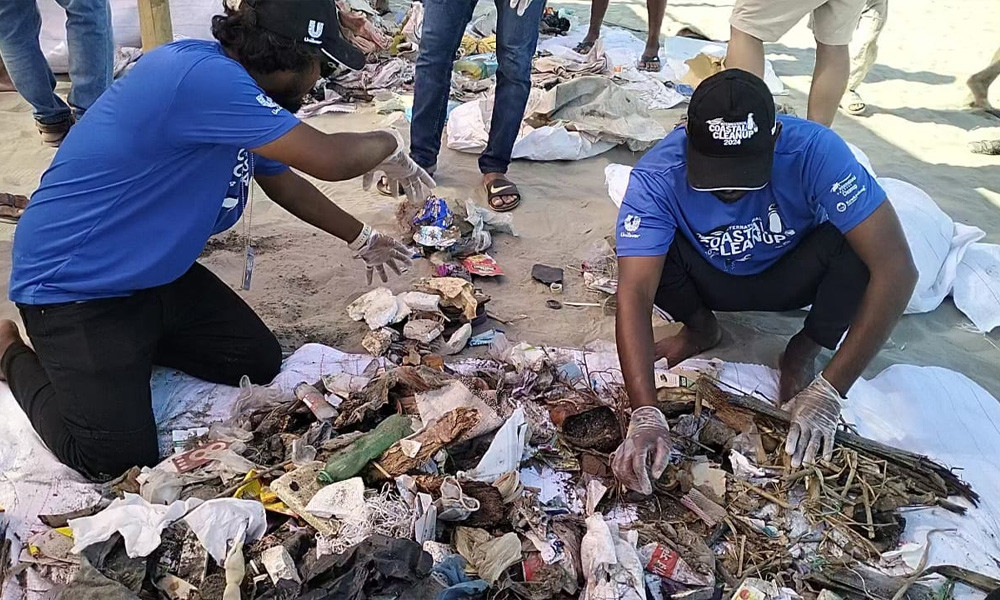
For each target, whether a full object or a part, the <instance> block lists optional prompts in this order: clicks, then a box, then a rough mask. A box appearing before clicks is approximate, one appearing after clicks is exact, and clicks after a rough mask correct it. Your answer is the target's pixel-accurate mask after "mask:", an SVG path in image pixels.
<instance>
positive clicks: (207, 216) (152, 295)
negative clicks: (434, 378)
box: [0, 0, 433, 479]
mask: <svg viewBox="0 0 1000 600" xmlns="http://www.w3.org/2000/svg"><path fill="white" fill-rule="evenodd" d="M212 31H213V34H214V35H215V37H216V38H217V39H218V42H213V41H202V40H183V41H177V42H173V43H171V44H167V45H166V46H163V47H161V48H158V49H156V50H154V51H152V52H150V53H148V54H147V55H145V56H144V57H143V58H142V59H141V60H139V62H138V63H137V64H136V65H135V67H134V68H133V69H132V71H131V72H130V73H128V74H127V75H126V76H125V77H124V78H122V79H120V80H119V81H117V82H115V84H114V85H112V87H111V88H110V89H109V90H108V91H107V92H106V93H105V94H104V95H103V96H102V97H101V98H100V99H99V100H98V101H97V102H96V103H95V104H94V105H93V107H91V109H90V110H89V111H88V113H87V118H86V119H83V120H82V121H80V123H79V124H77V125H76V126H74V127H73V129H72V130H71V131H70V133H69V135H68V136H67V137H66V140H65V142H64V143H63V145H62V146H61V147H60V149H59V151H58V152H57V153H56V156H55V159H54V160H53V162H52V165H51V166H50V167H49V169H48V170H47V171H46V172H45V174H44V175H43V176H42V180H41V184H40V186H39V188H38V190H37V191H36V192H35V194H34V195H33V197H32V199H31V201H30V203H29V204H28V208H27V210H26V211H25V212H24V215H23V216H22V217H21V220H20V223H19V224H18V227H17V232H16V235H15V240H14V245H13V267H12V269H11V277H10V298H11V300H13V301H14V302H15V303H16V304H17V306H18V309H19V310H20V312H21V317H22V319H23V321H24V326H25V329H26V330H27V333H28V336H29V337H30V339H31V342H32V344H33V346H34V350H32V349H31V348H29V347H28V346H27V345H26V344H25V343H24V341H23V340H22V338H21V337H20V335H19V333H18V330H17V326H16V325H15V324H14V322H12V321H2V322H0V356H2V358H0V372H2V374H3V377H4V378H5V379H6V380H7V382H8V383H9V385H10V388H11V391H12V392H13V394H14V397H15V398H16V399H17V402H18V403H19V404H20V406H21V408H22V409H23V410H24V412H25V413H26V414H27V415H28V418H29V420H30V421H31V424H32V425H33V426H34V428H35V430H36V431H37V432H38V434H39V435H40V436H41V438H42V440H43V441H44V442H45V443H46V445H47V446H48V447H49V448H50V449H51V450H52V452H53V453H54V454H55V455H56V457H57V458H58V459H59V460H61V461H62V462H64V463H66V464H67V465H69V466H71V467H73V468H75V469H77V470H79V471H80V472H81V473H83V474H84V475H86V476H88V477H91V478H95V479H99V478H104V477H110V476H115V475H117V474H119V473H121V472H122V471H124V470H126V469H128V468H130V467H132V466H133V465H153V464H155V463H156V462H157V460H158V458H159V457H158V452H157V430H156V423H155V422H154V419H153V410H152V406H151V398H150V388H149V378H150V374H151V369H152V367H153V365H162V366H166V367H173V368H176V369H180V370H182V371H184V372H186V373H188V374H190V375H193V376H195V377H199V378H201V379H204V380H206V381H210V382H215V383H223V384H227V385H236V384H237V383H238V382H239V379H240V378H241V376H243V375H248V376H249V377H250V380H251V381H253V382H255V383H258V384H266V383H268V382H270V381H271V379H273V378H274V376H275V375H276V374H277V373H278V369H279V367H280V365H281V349H280V347H279V345H278V341H277V339H276V338H275V337H274V335H273V334H272V333H271V332H270V331H269V330H268V328H267V327H266V326H265V325H264V323H263V322H262V321H261V320H260V318H259V317H258V316H257V315H256V314H254V312H253V310H251V308H250V307H249V306H247V304H246V303H245V302H243V300H242V299H241V298H240V297H239V296H238V295H237V294H236V293H235V292H234V291H233V290H232V289H230V287H229V286H228V285H226V284H225V283H223V282H222V281H220V280H219V278H218V277H216V276H215V275H213V274H212V273H211V272H209V270H208V269H206V268H205V267H203V266H201V265H199V264H197V263H196V262H195V260H196V259H197V257H198V256H199V254H200V253H201V251H202V249H203V248H204V246H205V242H206V241H207V240H208V238H209V236H211V235H212V234H214V233H218V232H220V231H224V230H226V229H228V228H230V227H232V226H233V225H234V224H235V223H236V222H237V220H239V219H240V217H241V215H243V213H244V211H245V210H247V211H249V209H248V208H247V205H248V202H249V189H250V186H251V178H253V179H254V180H256V182H257V183H258V184H259V185H260V187H261V188H262V189H263V190H264V192H265V193H266V194H267V195H268V197H269V198H270V199H271V200H273V201H274V202H275V203H277V204H278V205H280V206H281V207H283V208H284V209H286V210H287V211H289V212H290V213H292V214H293V215H295V216H296V217H298V218H300V219H302V220H303V221H305V222H307V223H310V224H311V225H314V226H315V227H317V228H319V229H321V230H323V231H325V232H326V233H329V234H330V235H331V236H333V237H332V238H330V240H331V241H333V238H338V239H340V240H342V241H343V242H346V243H347V245H348V247H349V248H350V249H351V250H352V251H353V252H354V255H355V257H356V258H359V259H361V260H362V261H363V262H364V265H365V266H366V267H367V270H368V280H369V282H370V281H371V277H372V274H373V273H378V274H379V275H380V277H381V278H382V280H383V281H384V280H385V278H386V277H385V275H386V273H385V269H386V268H388V269H390V270H393V271H395V272H397V273H399V272H400V269H401V268H402V267H405V265H406V264H407V262H408V261H409V258H408V252H407V251H406V249H405V248H404V247H403V246H402V245H400V244H399V243H398V242H396V241H395V240H393V239H392V238H390V237H388V236H385V235H382V234H381V233H379V232H378V231H376V230H374V229H372V228H371V227H370V226H368V225H366V224H364V223H362V222H360V221H358V220H357V219H355V218H354V217H352V216H351V215H349V214H347V213H345V212H344V211H343V210H341V209H340V208H338V207H337V205H336V204H334V203H333V202H331V201H330V200H329V199H328V198H327V197H326V196H324V195H323V193H322V192H320V191H319V190H318V189H316V187H315V186H313V185H312V184H311V183H309V182H308V181H306V179H304V178H303V177H301V176H299V175H298V174H296V173H295V172H294V171H292V170H290V169H289V166H290V167H294V168H295V169H297V170H299V171H302V172H304V173H307V174H309V175H312V176H314V177H316V178H319V179H323V180H326V181H340V180H346V179H351V178H354V177H357V176H359V175H366V179H370V178H371V177H374V176H375V174H376V173H384V174H385V175H386V176H387V177H389V178H390V179H391V180H393V182H394V185H395V184H397V183H398V184H399V185H401V186H402V187H404V188H406V189H410V190H411V191H413V192H414V193H415V194H418V195H424V196H425V195H426V192H427V189H426V187H427V186H432V185H433V181H432V180H431V179H430V178H429V177H428V175H427V174H426V172H424V171H423V169H421V168H420V167H418V166H417V165H416V164H415V163H414V162H413V161H412V160H411V159H410V158H409V157H408V156H407V154H406V149H405V147H404V146H403V144H402V140H401V139H400V137H399V135H398V134H397V133H394V132H390V131H379V132H370V133H331V134H326V133H322V132H320V131H318V130H316V129H313V128H312V127H309V126H308V125H305V124H303V123H300V122H299V121H298V119H296V118H295V117H294V116H293V114H294V113H295V112H296V110H297V109H298V107H299V106H300V104H301V102H302V97H303V96H304V95H305V94H306V93H307V92H308V91H309V89H310V88H311V87H312V86H313V84H314V83H315V82H316V80H317V79H319V77H320V75H321V71H332V70H333V69H332V68H331V67H330V61H332V60H336V61H338V62H340V63H343V64H345V65H346V66H348V67H351V68H360V67H361V66H363V64H364V60H365V59H364V55H362V54H361V52H360V51H358V50H357V49H356V48H354V47H353V46H351V45H349V44H348V43H347V42H345V41H344V40H343V39H342V38H341V37H340V34H339V22H338V19H337V13H336V8H335V7H334V4H333V2H330V1H329V0H244V1H243V2H242V4H241V5H240V7H239V9H237V10H232V9H227V10H226V14H225V15H219V16H217V17H215V18H214V20H213V23H212ZM417 190H419V191H417ZM244 228H245V230H248V231H249V235H250V236H252V235H253V230H252V222H251V221H250V219H249V212H248V215H247V217H246V218H245V219H244ZM251 259H252V255H249V253H248V259H247V265H248V269H247V270H248V271H251V270H252V260H251Z"/></svg>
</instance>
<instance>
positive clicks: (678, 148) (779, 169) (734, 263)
mask: <svg viewBox="0 0 1000 600" xmlns="http://www.w3.org/2000/svg"><path fill="white" fill-rule="evenodd" d="M778 120H779V121H780V122H781V123H782V130H781V134H780V135H779V136H778V142H777V148H776V149H775V153H774V165H773V167H772V169H771V182H770V183H769V184H768V185H767V186H765V187H764V188H762V189H760V190H755V191H751V192H747V194H746V195H745V196H743V197H742V198H740V199H739V200H737V201H736V202H734V203H732V204H726V203H725V202H723V201H721V200H719V199H718V198H716V197H715V196H714V195H713V194H712V193H711V192H699V191H696V190H694V189H692V188H691V186H689V185H688V182H687V169H686V164H687V160H686V159H687V157H686V155H687V151H686V144H687V132H686V131H685V130H684V128H683V127H678V128H677V129H675V130H674V131H672V132H671V133H670V134H669V135H667V137H665V138H664V139H663V140H662V141H661V142H660V143H659V144H657V145H656V146H655V147H654V148H653V149H652V150H650V151H649V152H648V153H646V155H645V156H643V157H642V159H641V160H640V161H639V162H638V163H637V164H636V166H635V168H634V169H633V170H632V174H631V175H630V177H629V183H628V189H627V190H626V192H625V198H624V200H623V201H622V206H621V210H620V211H619V213H618V226H617V237H618V256H658V255H662V254H666V253H667V251H668V250H669V249H670V245H671V243H673V241H674V235H675V234H676V232H678V231H680V233H681V235H683V236H684V237H685V238H686V239H687V240H688V241H690V242H691V244H692V245H693V246H694V247H695V248H697V249H698V250H699V251H700V252H701V253H702V255H704V257H705V258H706V259H707V260H708V262H709V263H711V264H712V265H713V266H715V267H716V268H718V269H719V270H721V271H725V272H727V273H732V274H734V275H753V274H756V273H760V272H761V271H764V270H765V269H767V268H768V267H770V266H771V265H773V264H774V263H775V262H776V261H777V260H778V259H779V258H781V256H782V255H784V254H785V253H786V252H788V251H790V250H791V249H793V248H794V247H795V246H796V245H797V244H798V243H799V242H800V241H801V240H802V239H803V238H804V237H805V236H806V234H808V233H809V232H810V231H812V230H813V229H815V228H816V226H818V225H820V224H821V223H823V222H825V221H827V220H829V221H830V222H831V223H833V225H835V226H836V227H837V228H838V229H839V230H840V231H842V232H844V233H847V232H848V231H850V230H851V229H853V228H854V227H855V226H856V225H857V224H858V223H860V222H862V221H864V220H865V219H867V218H868V217H869V216H870V215H871V214H872V213H873V212H874V211H875V209H876V208H878V207H879V205H880V204H882V202H883V201H884V200H885V197H886V196H885V191H883V190H882V188H881V186H879V184H878V182H877V181H875V178H874V177H872V176H871V174H869V173H868V171H866V170H865V168H864V167H863V166H861V164H859V163H858V161H857V159H856V158H854V155H853V154H852V153H851V150H850V148H848V147H847V144H846V143H845V142H844V140H842V139H841V138H840V136H838V135H837V134H836V133H834V132H833V131H831V130H830V129H828V128H826V127H824V126H822V125H818V124H816V123H813V122H811V121H805V120H802V119H797V118H795V117H787V116H780V117H778Z"/></svg>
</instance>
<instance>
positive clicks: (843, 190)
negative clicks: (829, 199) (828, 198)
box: [830, 173, 867, 212]
mask: <svg viewBox="0 0 1000 600" xmlns="http://www.w3.org/2000/svg"><path fill="white" fill-rule="evenodd" d="M866 190H867V188H866V187H865V186H860V187H859V186H858V176H857V175H855V174H854V173H848V174H847V175H846V176H845V177H844V178H843V179H841V180H840V181H835V182H834V183H833V185H831V186H830V192H831V193H834V194H840V196H841V197H843V198H848V196H850V198H848V199H847V200H842V201H840V202H838V203H837V212H845V211H847V209H848V208H850V207H851V205H853V204H854V203H855V202H857V201H858V198H860V197H861V194H863V193H865V191H866Z"/></svg>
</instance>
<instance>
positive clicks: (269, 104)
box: [257, 94, 281, 115]
mask: <svg viewBox="0 0 1000 600" xmlns="http://www.w3.org/2000/svg"><path fill="white" fill-rule="evenodd" d="M257 102H258V103H259V104H260V105H261V106H263V107H264V108H270V109H271V114H272V115H276V114H278V113H280V112H281V107H280V106H278V103H277V102H275V101H274V100H271V97H270V96H268V95H267V94H257Z"/></svg>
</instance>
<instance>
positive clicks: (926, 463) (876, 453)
mask: <svg viewBox="0 0 1000 600" xmlns="http://www.w3.org/2000/svg"><path fill="white" fill-rule="evenodd" d="M698 389H699V392H701V393H703V394H705V398H706V400H709V401H710V402H712V404H713V406H716V405H726V404H728V405H729V407H735V408H737V409H741V410H743V411H746V412H749V413H753V414H755V415H759V416H763V417H766V418H767V419H770V420H771V421H774V422H776V423H779V424H780V425H782V426H784V427H787V426H788V424H789V423H790V421H791V416H790V415H789V413H787V412H785V411H783V410H781V409H779V408H776V407H774V406H772V405H770V404H768V403H767V402H764V401H762V400H759V399H757V398H753V397H751V396H746V395H741V394H731V393H727V392H724V391H723V390H721V389H720V388H719V387H718V386H717V385H715V384H714V383H712V382H711V381H709V380H707V379H701V380H699V382H698ZM837 444H839V445H842V446H846V447H848V448H851V449H853V450H856V451H858V452H860V453H863V454H865V455H867V456H869V457H873V458H876V459H879V460H884V461H886V462H887V463H889V464H890V465H892V466H893V467H894V468H895V469H897V470H899V471H901V472H903V473H905V474H906V475H907V476H908V477H909V478H911V479H912V480H913V481H914V482H915V483H918V484H919V487H921V488H925V489H927V490H928V491H931V492H934V493H936V494H937V495H939V496H945V497H946V496H961V497H962V498H965V499H966V500H968V501H969V502H972V504H973V505H978V504H979V494H977V493H976V492H975V491H974V490H973V489H972V487H971V486H970V485H969V484H968V483H966V482H964V481H962V480H961V479H960V478H959V477H958V475H956V474H955V473H954V472H952V470H951V469H949V468H948V467H945V466H943V465H940V464H938V463H936V462H934V461H933V460H931V459H929V458H927V457H926V456H922V455H920V454H915V453H913V452H908V451H906V450H900V449H899V448H893V447H892V446H888V445H886V444H882V443H880V442H876V441H875V440H870V439H868V438H864V437H861V436H859V435H854V434H853V433H849V432H846V431H837Z"/></svg>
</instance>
